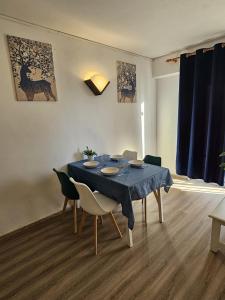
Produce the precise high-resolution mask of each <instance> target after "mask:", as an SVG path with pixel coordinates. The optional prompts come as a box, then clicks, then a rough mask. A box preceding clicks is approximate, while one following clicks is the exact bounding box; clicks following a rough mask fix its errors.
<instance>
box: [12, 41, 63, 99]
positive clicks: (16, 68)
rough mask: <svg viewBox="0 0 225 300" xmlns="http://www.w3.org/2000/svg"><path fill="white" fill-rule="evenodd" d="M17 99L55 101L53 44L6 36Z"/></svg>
mask: <svg viewBox="0 0 225 300" xmlns="http://www.w3.org/2000/svg"><path fill="white" fill-rule="evenodd" d="M7 38H8V46H9V54H10V59H11V65H12V72H13V77H14V82H15V88H16V95H17V100H18V101H34V100H36V101H41V100H44V101H56V97H57V96H56V83H55V75H54V65H53V56H52V47H51V45H50V44H47V43H41V42H37V41H32V40H29V39H24V38H20V37H15V36H9V35H8V36H7Z"/></svg>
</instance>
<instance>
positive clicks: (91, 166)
mask: <svg viewBox="0 0 225 300" xmlns="http://www.w3.org/2000/svg"><path fill="white" fill-rule="evenodd" d="M83 165H84V166H85V168H88V169H94V168H96V167H97V166H98V165H99V162H98V161H96V160H90V161H86V162H84V163H83Z"/></svg>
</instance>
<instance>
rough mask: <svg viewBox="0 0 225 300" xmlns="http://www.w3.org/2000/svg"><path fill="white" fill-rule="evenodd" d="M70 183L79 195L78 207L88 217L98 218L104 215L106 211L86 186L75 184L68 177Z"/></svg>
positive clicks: (75, 182)
mask: <svg viewBox="0 0 225 300" xmlns="http://www.w3.org/2000/svg"><path fill="white" fill-rule="evenodd" d="M70 181H71V182H72V183H73V184H74V185H75V187H76V189H77V191H78V193H79V196H80V206H81V207H82V208H83V210H84V211H86V212H87V213H89V214H90V215H95V216H100V215H103V214H105V213H106V211H105V210H104V209H103V207H102V206H101V205H100V203H99V202H98V200H97V199H96V197H95V195H94V193H93V192H92V191H91V190H90V188H89V187H88V186H87V185H86V184H84V183H80V182H77V181H75V180H74V179H73V178H72V177H70Z"/></svg>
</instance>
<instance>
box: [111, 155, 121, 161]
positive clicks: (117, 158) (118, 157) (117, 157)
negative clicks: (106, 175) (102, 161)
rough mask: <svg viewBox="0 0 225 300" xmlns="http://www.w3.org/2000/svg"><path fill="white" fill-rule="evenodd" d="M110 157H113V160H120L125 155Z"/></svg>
mask: <svg viewBox="0 0 225 300" xmlns="http://www.w3.org/2000/svg"><path fill="white" fill-rule="evenodd" d="M110 158H111V160H116V161H118V160H121V159H123V158H124V157H123V155H111V156H110Z"/></svg>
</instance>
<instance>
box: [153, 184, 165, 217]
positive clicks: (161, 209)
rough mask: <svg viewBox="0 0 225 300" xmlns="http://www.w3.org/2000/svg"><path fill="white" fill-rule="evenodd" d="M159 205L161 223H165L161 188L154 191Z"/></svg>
mask: <svg viewBox="0 0 225 300" xmlns="http://www.w3.org/2000/svg"><path fill="white" fill-rule="evenodd" d="M153 192H154V195H155V198H156V201H157V204H158V210H159V222H160V223H163V221H164V217H163V205H162V197H161V193H160V188H158V189H157V190H156V191H153Z"/></svg>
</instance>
